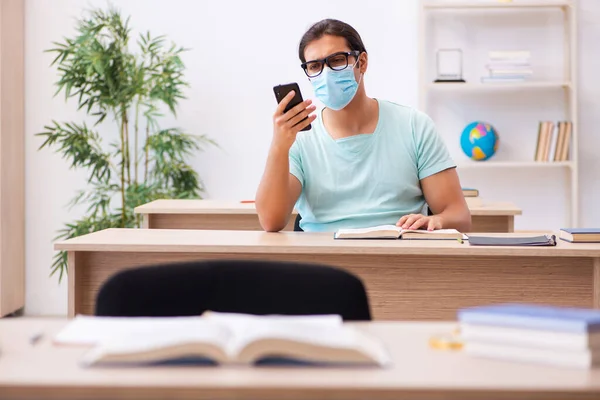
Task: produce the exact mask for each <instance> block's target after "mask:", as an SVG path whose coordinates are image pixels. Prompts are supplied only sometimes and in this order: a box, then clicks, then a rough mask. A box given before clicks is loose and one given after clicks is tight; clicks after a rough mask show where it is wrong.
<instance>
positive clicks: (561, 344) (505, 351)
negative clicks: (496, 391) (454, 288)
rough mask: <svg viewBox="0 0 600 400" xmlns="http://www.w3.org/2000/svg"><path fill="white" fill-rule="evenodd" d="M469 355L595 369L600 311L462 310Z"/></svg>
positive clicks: (539, 308)
mask: <svg viewBox="0 0 600 400" xmlns="http://www.w3.org/2000/svg"><path fill="white" fill-rule="evenodd" d="M458 319H459V322H460V336H461V340H462V342H463V348H464V350H465V352H466V353H467V354H469V355H472V356H476V357H485V358H493V359H498V360H510V361H519V362H530V363H536V364H547V365H552V366H560V367H572V368H591V367H594V366H596V365H598V364H599V362H600V310H593V309H585V308H567V307H552V306H544V305H527V304H498V305H491V306H480V307H471V308H465V309H462V310H459V312H458Z"/></svg>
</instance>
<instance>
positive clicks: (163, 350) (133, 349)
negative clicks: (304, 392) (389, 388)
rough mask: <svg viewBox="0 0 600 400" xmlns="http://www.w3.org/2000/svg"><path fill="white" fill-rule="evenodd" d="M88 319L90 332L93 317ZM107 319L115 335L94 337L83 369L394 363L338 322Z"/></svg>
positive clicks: (232, 317)
mask: <svg viewBox="0 0 600 400" xmlns="http://www.w3.org/2000/svg"><path fill="white" fill-rule="evenodd" d="M87 318H88V320H87V321H85V322H86V323H87V325H88V328H89V327H90V326H91V324H93V320H90V318H94V317H87ZM104 319H105V320H111V321H110V323H111V324H112V327H111V329H110V330H111V332H112V333H108V332H107V333H106V334H104V335H100V336H98V335H97V336H96V339H95V346H94V347H92V348H91V349H90V350H88V351H87V352H86V353H84V355H83V357H82V359H81V363H82V364H83V365H85V366H95V365H127V364H134V365H140V364H164V363H181V362H187V363H189V362H193V363H201V364H208V365H212V364H281V363H283V364H289V363H291V364H295V365H297V364H301V365H369V366H385V365H387V364H388V363H389V362H390V358H389V355H388V353H387V350H386V348H385V347H384V346H383V344H382V343H381V342H380V341H379V340H377V339H376V338H374V337H371V336H369V335H367V334H365V333H363V332H362V331H360V330H358V329H357V328H354V327H351V326H348V325H344V324H342V323H341V319H340V318H339V317H338V316H314V317H313V316H308V317H302V316H301V317H284V316H265V317H258V316H249V315H240V314H221V313H209V314H208V315H206V316H203V317H188V318H181V317H179V318H173V319H169V318H159V319H155V320H154V319H150V318H140V319H139V321H136V319H137V318H120V319H119V318H106V317H105V318H104ZM119 320H120V321H119ZM104 322H106V321H104ZM120 322H122V323H123V324H125V325H126V327H125V328H124V329H119V328H118V324H119V323H120ZM100 323H102V322H100ZM68 328H69V327H67V328H66V329H65V332H62V342H63V343H65V338H69V337H70V339H71V341H72V342H75V343H77V342H81V337H77V336H78V335H74V334H73V332H74V331H76V330H77V329H70V332H69V330H68ZM80 332H81V330H80ZM59 336H61V334H59ZM66 342H68V340H67V341H66Z"/></svg>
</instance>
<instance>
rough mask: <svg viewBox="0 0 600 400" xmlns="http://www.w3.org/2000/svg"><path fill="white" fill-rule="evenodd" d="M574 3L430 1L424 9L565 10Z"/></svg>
mask: <svg viewBox="0 0 600 400" xmlns="http://www.w3.org/2000/svg"><path fill="white" fill-rule="evenodd" d="M571 5H572V2H571V1H570V0H556V1H535V0H513V1H510V2H506V1H499V0H496V1H491V0H487V1H486V0H479V1H476V0H471V1H447V2H443V1H429V2H426V3H425V4H424V5H423V7H424V8H425V9H437V10H444V9H446V10H452V9H459V10H460V9H462V10H469V9H482V8H483V9H508V8H517V9H518V8H555V7H559V8H563V7H570V6H571Z"/></svg>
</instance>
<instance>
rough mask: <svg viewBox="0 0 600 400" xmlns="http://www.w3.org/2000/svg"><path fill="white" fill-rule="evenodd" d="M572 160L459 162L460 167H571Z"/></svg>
mask: <svg viewBox="0 0 600 400" xmlns="http://www.w3.org/2000/svg"><path fill="white" fill-rule="evenodd" d="M572 166H573V163H572V162H571V161H556V162H555V161H470V162H469V161H467V162H463V163H459V164H458V168H459V169H474V168H561V167H562V168H571V167H572Z"/></svg>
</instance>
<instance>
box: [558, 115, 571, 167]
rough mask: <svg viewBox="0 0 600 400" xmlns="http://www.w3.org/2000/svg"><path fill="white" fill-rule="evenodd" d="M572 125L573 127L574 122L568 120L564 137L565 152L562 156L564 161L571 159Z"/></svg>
mask: <svg viewBox="0 0 600 400" xmlns="http://www.w3.org/2000/svg"><path fill="white" fill-rule="evenodd" d="M572 127H573V123H572V122H571V121H568V122H566V128H565V139H564V140H565V145H564V146H563V152H562V157H561V158H562V160H563V161H568V160H569V159H570V157H569V149H570V145H571V131H572Z"/></svg>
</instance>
